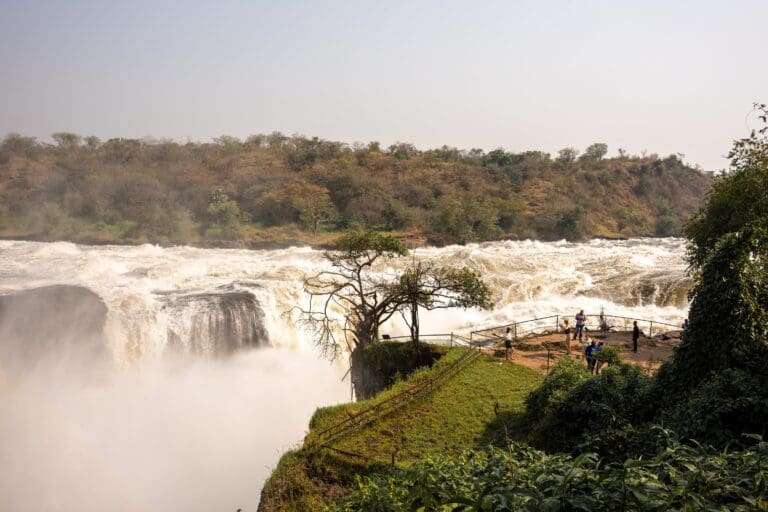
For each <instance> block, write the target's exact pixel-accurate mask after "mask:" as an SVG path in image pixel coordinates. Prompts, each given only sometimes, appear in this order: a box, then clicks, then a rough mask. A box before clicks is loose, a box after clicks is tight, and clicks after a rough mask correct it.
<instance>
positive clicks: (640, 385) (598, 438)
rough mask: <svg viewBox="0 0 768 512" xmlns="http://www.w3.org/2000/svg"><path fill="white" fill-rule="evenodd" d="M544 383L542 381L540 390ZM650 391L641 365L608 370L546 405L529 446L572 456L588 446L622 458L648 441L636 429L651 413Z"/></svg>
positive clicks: (612, 367) (531, 434)
mask: <svg viewBox="0 0 768 512" xmlns="http://www.w3.org/2000/svg"><path fill="white" fill-rule="evenodd" d="M548 379H549V378H547V380H548ZM546 384H547V381H546V380H545V381H544V384H543V385H542V387H544V386H545V385H546ZM650 390H651V380H650V378H649V377H648V376H647V375H646V374H645V371H644V370H643V369H642V368H641V367H639V366H635V365H627V364H619V365H615V366H610V367H608V368H606V369H605V370H603V371H602V373H601V374H600V375H598V376H596V377H592V378H588V379H585V380H583V381H582V382H581V383H579V384H578V385H577V386H575V387H573V388H572V389H570V390H568V391H567V392H566V393H565V395H564V396H562V398H561V399H560V400H558V401H556V402H554V403H550V404H549V406H548V407H547V409H546V411H545V413H544V415H543V416H542V417H541V418H540V420H539V421H538V422H536V423H534V424H531V430H530V432H529V435H530V439H531V442H532V443H533V444H535V445H536V446H539V447H541V448H543V449H546V450H550V451H560V452H569V453H570V452H577V451H579V450H581V449H584V448H585V447H587V446H588V447H589V448H591V449H594V450H597V451H599V452H600V453H603V454H605V455H611V456H617V457H622V456H623V454H624V453H625V452H626V451H627V450H631V449H633V448H635V447H636V446H637V444H638V443H646V442H647V440H646V439H645V436H644V434H643V433H641V432H639V431H638V428H637V427H639V426H641V425H642V424H643V422H644V421H645V420H647V419H648V418H649V417H650V416H651V412H652V411H653V410H654V405H655V404H654V403H653V397H652V396H651V395H650V393H649V391H650ZM537 391H538V390H537ZM537 391H534V393H533V394H535V393H536V392H537ZM533 394H532V395H533ZM530 405H532V402H530V401H529V402H527V403H526V406H530Z"/></svg>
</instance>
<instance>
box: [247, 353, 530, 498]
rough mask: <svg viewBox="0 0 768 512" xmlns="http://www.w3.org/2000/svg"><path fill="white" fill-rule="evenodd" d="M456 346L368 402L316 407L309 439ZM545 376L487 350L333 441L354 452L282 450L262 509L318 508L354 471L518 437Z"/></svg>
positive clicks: (447, 360) (427, 373)
mask: <svg viewBox="0 0 768 512" xmlns="http://www.w3.org/2000/svg"><path fill="white" fill-rule="evenodd" d="M463 351H464V349H452V350H450V351H449V352H448V353H447V354H446V356H444V357H443V358H442V359H441V360H440V361H439V362H438V363H436V364H435V365H434V366H433V367H432V368H430V369H423V370H419V371H417V372H415V373H414V374H412V375H411V376H410V377H409V378H408V379H407V380H405V381H401V382H398V383H397V384H395V385H394V386H393V387H392V388H391V389H389V390H387V391H385V392H383V393H380V394H379V395H377V396H376V397H375V398H373V399H371V400H367V401H365V402H357V403H350V404H343V405H339V406H335V407H329V408H324V409H319V410H318V411H317V412H316V413H315V415H314V416H313V418H312V420H311V422H310V431H309V433H308V435H307V439H308V440H311V439H312V437H313V436H314V435H316V433H317V432H319V431H321V430H323V429H324V428H325V427H327V426H329V425H332V424H334V423H336V422H338V421H341V420H343V419H344V418H346V417H347V416H348V415H349V414H354V413H355V412H359V411H360V410H362V409H365V408H367V407H370V406H372V405H374V404H376V403H380V402H382V401H384V400H386V399H387V398H389V397H391V396H393V395H394V394H397V393H400V392H401V391H403V390H404V389H406V388H408V387H411V386H414V385H416V384H418V383H419V382H423V381H424V380H426V379H429V378H430V377H432V376H434V375H435V374H436V373H437V372H440V371H441V370H442V369H444V368H445V367H447V366H448V365H450V364H451V363H452V362H454V361H456V360H457V359H458V358H459V357H461V355H462V353H463ZM542 379H543V376H542V375H540V374H539V373H538V372H536V371H534V370H531V369H528V368H525V367H522V366H518V365H514V364H509V363H504V364H500V363H499V362H498V361H496V360H493V359H492V358H490V357H486V356H483V357H481V358H480V359H478V360H477V361H475V362H474V363H472V365H471V366H469V367H467V368H466V369H465V370H463V371H462V372H461V373H459V374H458V375H456V376H454V377H453V378H451V379H450V380H448V381H446V382H445V383H444V385H443V386H441V387H439V388H437V389H436V390H435V391H434V392H432V393H431V394H429V395H427V396H426V397H424V398H422V399H420V400H417V401H415V402H413V403H412V404H410V405H408V406H406V407H404V408H402V409H399V410H397V411H396V412H394V413H393V414H391V415H390V416H386V417H384V418H383V419H381V420H380V421H376V422H375V423H372V424H370V425H368V426H367V427H364V428H363V429H361V430H359V431H356V432H354V433H352V434H350V435H348V436H344V437H343V438H342V439H340V440H339V441H337V442H335V443H334V444H333V447H334V448H337V449H339V450H343V451H344V452H351V453H354V454H356V456H349V455H344V454H343V453H339V452H333V451H327V450H321V451H320V452H319V453H318V454H317V455H308V454H307V453H305V452H302V451H293V452H289V453H287V454H286V455H284V456H283V458H282V459H281V461H280V463H279V464H278V467H277V468H276V470H275V471H274V473H273V474H272V477H271V478H270V480H269V481H268V482H267V483H266V485H265V487H264V490H263V492H262V500H261V505H260V508H259V510H261V511H278V510H280V511H282V510H296V511H298V510H318V509H320V508H321V507H322V506H323V505H324V504H327V503H333V502H336V501H338V500H339V499H340V498H341V497H343V496H345V495H347V494H348V492H349V491H350V490H351V489H352V488H353V486H354V484H355V477H356V475H365V474H370V473H373V472H381V471H387V470H388V469H389V468H391V463H392V460H393V456H394V461H395V465H396V466H397V467H409V466H410V465H411V464H413V463H414V462H416V461H417V460H419V459H420V458H422V457H424V456H430V455H437V454H458V453H460V452H461V451H463V450H466V449H472V448H475V449H482V448H485V447H487V446H489V445H495V446H502V445H505V444H506V441H507V439H509V438H514V437H515V436H516V435H517V433H518V430H516V425H517V422H518V421H519V418H520V417H521V416H522V412H523V409H524V406H523V400H524V398H525V396H526V395H527V394H528V393H529V392H530V391H531V390H532V389H533V388H535V387H536V386H537V385H538V384H539V383H540V382H541V380H542Z"/></svg>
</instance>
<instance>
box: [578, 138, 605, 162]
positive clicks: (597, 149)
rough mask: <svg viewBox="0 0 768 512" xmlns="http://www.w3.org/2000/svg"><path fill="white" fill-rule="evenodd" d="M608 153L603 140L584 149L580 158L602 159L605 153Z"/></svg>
mask: <svg viewBox="0 0 768 512" xmlns="http://www.w3.org/2000/svg"><path fill="white" fill-rule="evenodd" d="M607 154H608V144H605V143H604V142H595V143H594V144H592V145H591V146H589V147H587V149H585V150H584V154H583V155H581V158H583V159H584V160H595V161H597V160H602V159H603V157H604V156H605V155H607Z"/></svg>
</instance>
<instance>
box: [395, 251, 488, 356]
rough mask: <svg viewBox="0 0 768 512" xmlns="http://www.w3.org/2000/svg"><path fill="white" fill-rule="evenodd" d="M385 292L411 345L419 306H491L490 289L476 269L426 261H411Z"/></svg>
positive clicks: (416, 330) (415, 339) (416, 338)
mask: <svg viewBox="0 0 768 512" xmlns="http://www.w3.org/2000/svg"><path fill="white" fill-rule="evenodd" d="M388 291H389V293H390V295H391V296H392V297H393V300H394V301H395V302H396V303H397V304H399V306H400V313H401V314H402V316H403V320H404V321H405V323H406V324H407V325H408V327H409V329H410V331H411V340H412V341H413V343H414V345H418V343H419V309H425V310H427V311H431V310H434V309H445V308H463V309H466V308H471V307H478V308H481V309H489V308H490V307H491V306H492V302H491V292H490V290H489V289H488V287H487V286H486V285H485V283H483V281H482V279H481V277H480V274H479V273H478V272H475V271H473V270H471V269H468V268H461V269H457V268H444V267H438V266H435V265H434V264H432V263H430V262H425V261H414V263H413V264H412V265H411V266H409V267H408V268H406V269H405V271H404V272H403V273H402V274H400V276H399V278H398V279H397V281H396V282H395V283H393V285H392V286H391V287H390V288H389V290H388Z"/></svg>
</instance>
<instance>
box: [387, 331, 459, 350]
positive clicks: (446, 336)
mask: <svg viewBox="0 0 768 512" xmlns="http://www.w3.org/2000/svg"><path fill="white" fill-rule="evenodd" d="M381 341H394V342H397V343H408V342H410V341H412V338H411V336H410V335H405V336H387V335H385V336H384V337H382V340H381ZM419 341H420V342H422V341H423V342H425V343H432V344H434V345H445V346H448V347H462V346H463V347H472V348H474V345H473V343H472V340H470V339H469V338H467V337H465V336H461V335H460V334H456V333H455V332H449V333H440V334H419Z"/></svg>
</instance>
